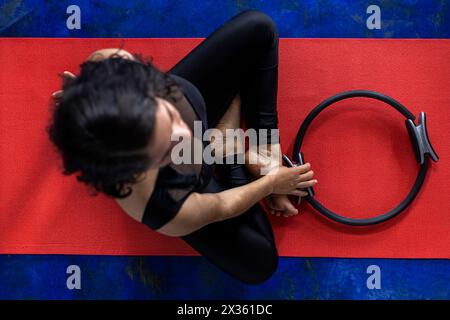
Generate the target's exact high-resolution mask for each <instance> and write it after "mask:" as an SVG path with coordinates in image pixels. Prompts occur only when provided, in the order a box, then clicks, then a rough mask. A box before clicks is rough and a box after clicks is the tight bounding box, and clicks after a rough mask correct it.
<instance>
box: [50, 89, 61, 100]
mask: <svg viewBox="0 0 450 320" xmlns="http://www.w3.org/2000/svg"><path fill="white" fill-rule="evenodd" d="M61 95H62V90H58V91H55V92H53V93H52V97H53V98H59V97H61Z"/></svg>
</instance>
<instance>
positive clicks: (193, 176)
mask: <svg viewBox="0 0 450 320" xmlns="http://www.w3.org/2000/svg"><path fill="white" fill-rule="evenodd" d="M168 75H169V76H170V77H172V78H173V79H174V81H175V82H176V83H177V84H178V85H179V87H180V89H181V91H182V93H183V95H182V97H181V99H179V100H178V101H176V102H174V103H172V104H173V105H174V107H175V108H177V110H178V111H179V112H180V114H181V117H182V118H183V120H184V121H185V122H186V124H187V125H188V126H189V127H190V129H191V130H192V132H193V131H194V121H196V120H197V121H199V120H200V121H201V122H202V130H203V132H205V130H207V129H208V121H207V116H206V106H205V101H204V99H203V96H202V95H201V93H200V91H199V90H198V89H197V88H196V87H195V86H194V85H193V84H192V83H191V82H190V81H188V80H186V79H185V78H183V77H180V76H177V75H175V74H171V73H168ZM203 132H202V133H203ZM192 136H193V135H192ZM193 139H195V137H194V136H193ZM191 142H193V141H191ZM201 143H202V146H203V148H205V147H206V146H207V144H209V142H208V141H202V142H201ZM213 170H214V164H212V165H209V164H207V163H205V162H203V157H202V163H201V164H180V165H175V164H173V163H171V164H169V165H167V166H165V167H162V168H160V169H159V172H158V175H157V178H156V182H155V187H154V190H153V192H152V195H151V196H150V198H149V200H148V202H147V204H146V207H145V210H144V215H143V217H142V223H144V224H145V225H147V226H149V227H150V228H151V229H154V230H156V229H159V228H160V227H162V226H163V225H164V224H166V223H167V222H169V221H170V220H171V219H172V218H173V217H174V216H175V215H176V214H177V212H178V211H179V210H180V208H181V206H182V205H183V203H184V201H185V200H186V199H187V197H188V196H189V195H190V194H191V193H192V192H195V191H200V190H202V189H203V188H204V187H205V186H206V185H207V184H208V183H209V181H210V179H211V177H212V173H213Z"/></svg>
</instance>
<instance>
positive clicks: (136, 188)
mask: <svg viewBox="0 0 450 320" xmlns="http://www.w3.org/2000/svg"><path fill="white" fill-rule="evenodd" d="M158 171H159V169H152V170H149V171H147V172H146V174H145V177H144V179H140V181H139V182H137V183H135V184H133V185H130V186H129V187H130V188H131V189H132V193H131V194H130V195H129V196H128V197H126V198H124V199H120V198H116V199H115V200H116V201H117V203H118V204H119V206H120V207H121V208H122V209H123V210H124V211H125V213H127V214H128V215H129V216H130V217H132V218H133V219H134V220H136V221H138V222H142V217H143V216H144V210H145V206H146V205H147V202H148V200H149V199H150V197H151V195H152V193H153V190H154V187H155V182H156V177H157V175H158Z"/></svg>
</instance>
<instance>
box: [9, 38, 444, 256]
mask: <svg viewBox="0 0 450 320" xmlns="http://www.w3.org/2000/svg"><path fill="white" fill-rule="evenodd" d="M122 41H124V43H125V47H124V48H125V49H127V50H129V51H131V52H140V53H143V54H144V55H147V56H150V55H151V56H153V57H154V63H155V64H156V65H157V66H158V67H160V68H161V69H163V70H167V69H169V68H170V67H171V66H172V65H174V64H175V63H176V62H177V61H178V60H180V59H181V58H182V57H183V56H184V55H185V54H187V53H188V52H189V51H190V50H191V49H192V48H194V47H195V46H196V45H197V44H198V43H200V42H201V41H202V39H201V38H193V39H173V38H170V39H168V38H159V39H58V38H0V62H1V69H0V108H1V114H0V139H1V142H0V146H1V151H2V152H1V153H0V176H1V178H2V183H1V189H0V190H1V191H0V253H8V254H13V253H17V254H19V253H20V254H105V255H106V254H111V255H197V253H196V252H195V251H194V250H193V249H191V248H190V247H189V246H188V245H187V244H185V243H184V242H183V241H182V240H180V239H178V238H170V237H166V236H162V235H159V234H157V233H156V232H154V231H152V230H150V229H149V228H147V227H146V226H144V225H141V224H139V223H137V222H135V221H134V220H132V218H130V217H128V216H127V215H126V214H125V213H124V212H123V211H122V209H121V208H120V207H119V206H118V205H117V204H116V202H115V201H114V200H112V199H110V198H107V197H106V196H104V195H101V194H100V195H99V196H98V197H91V196H89V194H88V192H87V189H86V187H85V186H84V185H83V184H81V183H79V182H77V181H76V179H75V176H74V175H72V176H70V177H64V176H63V175H62V174H61V172H60V171H59V166H60V160H59V157H58V155H57V154H56V153H55V152H54V150H53V149H52V146H51V144H50V142H49V141H48V140H47V136H46V133H45V130H44V128H45V126H46V125H47V124H48V120H49V110H48V102H49V99H50V94H51V93H52V92H53V91H54V90H56V89H58V88H59V86H60V79H59V78H58V76H57V73H58V72H62V71H63V70H69V71H72V72H74V73H77V72H78V66H79V64H80V63H81V62H82V61H83V60H84V59H86V57H87V56H88V55H89V54H90V53H91V52H93V51H94V50H96V49H100V48H105V47H118V46H120V45H121V43H122ZM205 63H207V62H205ZM352 89H368V90H374V91H378V92H381V93H384V94H386V95H389V96H391V97H393V98H394V99H396V100H398V101H400V102H401V103H402V104H404V105H405V106H406V107H407V108H409V109H410V110H411V111H412V112H413V113H414V114H415V115H416V116H417V115H418V114H419V112H420V111H425V112H426V114H427V120H428V130H429V135H430V139H431V142H432V144H433V146H434V148H435V150H436V152H437V153H438V155H439V157H440V161H439V162H438V163H437V164H435V163H433V164H432V165H431V167H430V170H429V171H428V176H427V179H426V180H425V183H424V185H423V189H422V190H421V192H420V193H419V195H418V197H417V198H416V200H415V201H414V202H413V204H412V205H411V207H410V208H409V209H407V211H405V212H403V213H402V215H401V216H399V217H397V218H395V219H394V220H393V221H391V222H388V223H386V224H383V225H379V226H375V227H370V228H363V229H361V228H351V227H344V226H339V225H336V224H335V223H331V222H329V221H327V220H325V219H324V218H321V217H320V216H319V215H318V213H317V212H315V211H314V210H313V209H312V208H311V207H310V206H309V205H308V204H307V203H306V202H305V201H304V202H303V203H302V204H301V206H300V211H301V212H302V214H300V215H298V216H295V217H291V218H287V219H286V218H283V217H272V216H271V221H272V223H273V226H274V230H275V234H276V238H277V243H278V248H279V253H280V255H282V256H298V257H302V256H307V257H357V258H358V257H361V258H362V257H379V258H450V211H449V206H450V205H449V200H450V192H449V187H450V182H449V181H450V167H449V160H448V159H449V158H450V115H449V107H450V41H449V40H385V39H382V40H375V39H281V40H280V63H279V98H278V109H279V114H280V131H281V141H282V144H283V150H284V151H285V152H288V153H289V154H290V152H291V150H292V144H293V141H294V137H295V134H296V132H297V130H298V127H299V125H300V124H301V122H302V121H303V119H304V118H305V116H306V115H307V114H308V112H309V111H311V109H312V108H314V107H315V106H316V105H317V104H318V103H319V102H321V101H322V100H324V99H326V98H328V97H329V96H331V95H334V94H336V93H339V92H342V91H347V90H352ZM302 150H303V152H304V155H305V158H306V160H307V161H309V162H311V164H312V168H313V170H314V171H315V177H316V178H317V179H318V181H319V183H318V184H317V185H316V186H315V192H316V196H317V199H319V201H321V202H322V203H323V204H324V205H326V206H327V207H328V208H330V209H331V210H334V211H336V212H338V213H345V214H348V215H349V216H353V217H362V216H370V215H375V214H378V213H382V212H385V211H387V210H389V209H391V208H393V207H394V206H395V205H397V203H398V202H400V200H402V199H403V198H404V196H405V195H406V194H407V192H408V191H409V189H410V188H411V186H412V184H413V181H414V179H415V177H416V174H417V169H418V164H417V163H416V161H415V158H414V154H413V151H412V147H411V142H410V140H409V137H408V134H407V130H406V128H405V125H404V118H402V116H401V115H400V114H399V113H398V112H397V111H395V110H394V109H392V108H391V107H389V106H385V105H383V104H382V103H381V102H379V101H372V100H368V99H364V98H357V99H352V100H347V101H341V102H339V103H337V104H336V105H334V106H333V107H330V108H328V109H327V110H325V111H324V112H322V113H321V114H320V116H319V117H318V118H317V119H316V120H315V121H314V123H313V124H312V125H311V127H310V128H309V129H308V133H307V136H306V138H305V140H304V143H303V148H302Z"/></svg>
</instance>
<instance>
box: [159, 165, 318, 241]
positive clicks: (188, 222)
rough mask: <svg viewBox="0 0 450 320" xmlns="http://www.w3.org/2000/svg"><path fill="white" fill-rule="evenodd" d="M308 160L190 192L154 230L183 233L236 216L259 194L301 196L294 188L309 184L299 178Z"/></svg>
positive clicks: (165, 232) (258, 199) (306, 167)
mask: <svg viewBox="0 0 450 320" xmlns="http://www.w3.org/2000/svg"><path fill="white" fill-rule="evenodd" d="M309 168H310V164H309V163H307V164H304V165H303V166H299V167H293V168H287V167H281V168H278V169H275V170H277V171H276V173H273V174H268V175H265V176H263V177H261V178H260V179H257V180H255V181H253V182H250V183H248V184H246V185H243V186H240V187H236V188H232V189H228V190H225V191H222V192H218V193H204V194H200V193H195V192H194V193H192V194H191V195H190V196H189V197H188V198H187V199H186V201H185V202H184V204H183V206H182V207H181V209H180V211H179V212H178V213H177V215H176V216H175V217H174V218H173V219H172V220H170V221H169V222H168V223H166V224H165V225H164V226H162V227H161V228H159V229H158V230H157V231H158V232H160V233H162V234H165V235H168V236H174V237H180V236H183V235H187V234H189V233H191V232H194V231H195V230H198V229H200V228H201V227H203V226H205V225H207V224H210V223H212V222H216V221H222V220H226V219H230V218H233V217H236V216H238V215H240V214H242V213H244V212H245V211H247V210H248V209H249V208H250V207H251V206H253V205H254V204H256V203H257V202H259V201H260V200H261V199H262V198H264V197H266V196H268V195H270V194H271V193H279V194H291V195H297V196H302V195H304V193H305V192H304V191H300V190H297V188H304V187H305V186H310V185H313V184H314V183H312V182H311V181H306V182H305V181H303V178H302V174H303V173H304V172H307V171H308V170H309Z"/></svg>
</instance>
